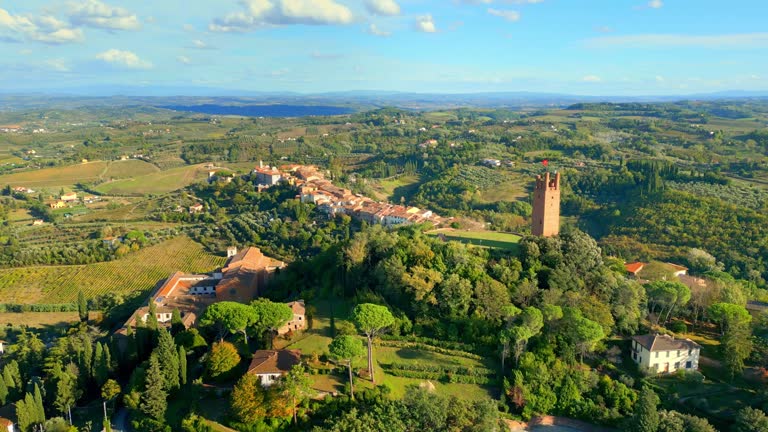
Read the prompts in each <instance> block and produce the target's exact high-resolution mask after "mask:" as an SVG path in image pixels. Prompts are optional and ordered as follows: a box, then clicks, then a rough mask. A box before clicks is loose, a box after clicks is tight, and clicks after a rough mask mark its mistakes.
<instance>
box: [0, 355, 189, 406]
mask: <svg viewBox="0 0 768 432" xmlns="http://www.w3.org/2000/svg"><path fill="white" fill-rule="evenodd" d="M185 366H186V365H185ZM6 402H8V386H6V385H5V380H4V379H0V405H5V403H6Z"/></svg>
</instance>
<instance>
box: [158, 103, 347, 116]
mask: <svg viewBox="0 0 768 432" xmlns="http://www.w3.org/2000/svg"><path fill="white" fill-rule="evenodd" d="M158 108H165V109H170V110H175V111H191V112H196V113H203V114H213V115H238V116H247V117H306V116H332V115H341V114H350V113H353V112H355V111H354V110H353V109H351V108H345V107H337V106H325V105H213V104H205V105H164V106H159V107H158Z"/></svg>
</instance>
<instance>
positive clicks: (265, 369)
mask: <svg viewBox="0 0 768 432" xmlns="http://www.w3.org/2000/svg"><path fill="white" fill-rule="evenodd" d="M299 363H301V351H299V350H258V351H256V352H255V353H253V360H251V365H250V366H248V373H250V374H256V375H260V374H277V373H279V374H284V373H287V372H288V371H290V370H291V368H293V367H294V366H296V365H297V364H299Z"/></svg>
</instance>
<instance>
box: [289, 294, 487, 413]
mask: <svg viewBox="0 0 768 432" xmlns="http://www.w3.org/2000/svg"><path fill="white" fill-rule="evenodd" d="M314 306H315V308H316V314H315V315H314V318H313V326H312V329H310V330H307V331H306V332H304V333H302V334H299V335H298V336H296V337H295V338H294V339H293V340H290V341H285V340H277V341H276V342H275V348H289V349H298V350H301V353H302V355H304V356H311V355H312V354H313V353H317V354H318V356H322V355H323V354H327V353H328V345H329V344H330V343H331V341H332V340H333V338H332V330H331V319H330V317H331V314H332V312H331V310H332V309H333V315H334V316H335V317H336V319H335V325H336V328H337V329H338V328H340V327H345V326H346V327H349V328H353V327H351V325H352V324H351V323H349V322H347V321H345V320H344V319H340V318H339V317H346V316H347V315H348V314H349V305H348V304H346V303H342V302H329V301H318V302H317V303H316V304H314ZM374 359H375V366H374V368H375V370H376V382H377V384H385V385H387V386H389V387H390V388H391V389H392V394H393V395H394V396H395V397H402V396H403V395H404V394H405V391H406V388H407V387H408V386H410V385H419V384H422V383H424V380H421V379H416V378H404V377H397V376H392V375H388V374H387V373H386V371H385V370H384V369H383V368H382V365H388V364H391V363H417V364H424V365H441V366H452V365H462V366H468V367H480V366H482V367H494V365H489V364H484V363H483V362H480V361H477V360H472V359H467V358H464V357H458V356H450V355H445V354H438V353H434V352H431V351H425V350H420V349H413V348H397V347H389V346H381V345H379V344H377V345H376V346H375V347H374ZM366 366H367V360H366V357H365V356H362V357H360V358H358V359H356V360H355V361H354V362H353V367H354V368H355V369H357V370H359V369H364V368H366ZM312 378H313V383H314V384H313V388H315V389H316V390H320V391H327V392H333V391H342V390H343V388H344V385H345V384H346V383H347V380H346V375H345V376H344V377H340V376H336V375H313V376H312ZM430 382H431V383H432V385H434V386H435V390H436V391H438V392H440V393H444V394H450V395H455V396H459V397H462V398H468V399H480V398H485V397H489V396H492V394H493V391H492V389H491V388H489V387H488V386H481V385H476V384H462V383H443V382H439V381H430ZM355 385H356V386H358V387H360V388H366V387H371V383H370V381H369V380H367V379H361V378H356V379H355Z"/></svg>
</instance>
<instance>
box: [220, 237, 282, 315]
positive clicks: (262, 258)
mask: <svg viewBox="0 0 768 432" xmlns="http://www.w3.org/2000/svg"><path fill="white" fill-rule="evenodd" d="M284 267H285V263H284V262H282V261H279V260H276V259H273V258H270V257H268V256H266V255H264V254H263V253H261V250H259V248H256V247H248V248H245V249H243V250H242V251H240V252H239V253H236V254H235V255H233V256H231V257H229V259H228V260H227V263H226V264H225V266H224V268H223V269H221V275H222V277H221V281H220V282H219V283H218V284H217V285H216V299H217V300H218V301H224V300H227V301H237V302H241V303H247V302H249V301H251V300H253V299H254V298H256V297H257V296H260V295H261V294H262V292H263V289H264V287H265V286H266V285H267V283H268V282H269V280H270V279H271V278H272V276H273V275H274V273H275V272H276V271H277V270H278V269H282V268H284Z"/></svg>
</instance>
